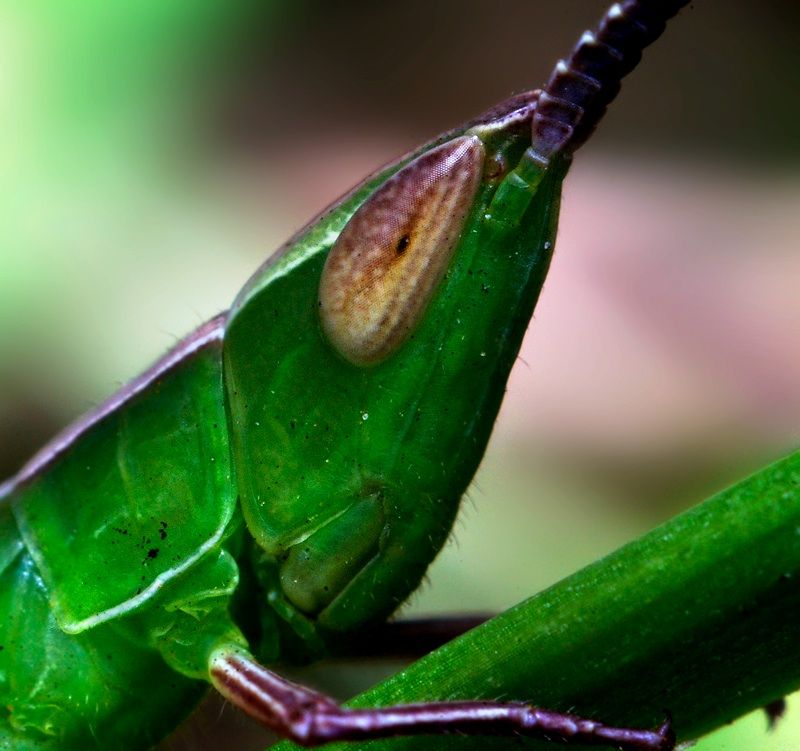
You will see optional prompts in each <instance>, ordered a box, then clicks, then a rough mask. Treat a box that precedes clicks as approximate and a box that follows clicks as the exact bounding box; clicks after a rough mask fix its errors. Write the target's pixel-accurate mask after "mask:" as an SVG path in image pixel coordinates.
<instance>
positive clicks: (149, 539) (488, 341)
mask: <svg viewBox="0 0 800 751" xmlns="http://www.w3.org/2000/svg"><path fill="white" fill-rule="evenodd" d="M685 4H686V2H685V0H684V1H682V2H681V1H677V0H675V1H672V2H653V1H647V0H625V1H624V2H621V3H617V4H615V5H613V6H612V7H611V9H610V10H609V11H608V12H607V14H606V15H605V16H604V17H603V19H602V20H601V22H600V24H599V25H598V27H597V29H596V31H595V32H587V33H586V34H584V35H583V36H582V37H581V39H580V40H579V43H578V44H577V46H576V47H575V48H574V50H573V52H572V53H571V55H570V56H569V57H568V58H567V59H566V60H563V61H560V62H559V63H558V64H557V65H556V67H555V69H554V70H553V73H552V75H551V76H550V78H549V80H548V81H547V83H546V84H545V86H544V87H543V88H542V89H541V90H534V91H528V92H524V93H522V94H518V95H516V96H514V97H512V98H510V99H508V100H507V101H505V102H502V103H500V104H498V105H496V106H495V107H492V108H491V109H490V110H488V111H487V112H485V113H484V114H482V115H480V116H479V117H477V118H475V119H473V120H471V121H469V122H467V123H465V124H464V125H462V126H461V127H459V128H456V129H454V130H452V131H449V132H446V133H444V134H442V135H440V136H439V137H437V138H436V139H434V140H433V141H431V142H430V143H428V144H425V145H424V146H422V147H420V148H419V149H417V150H415V151H414V152H412V153H410V154H408V155H406V156H404V157H402V158H401V159H400V160H398V161H397V162H395V163H393V164H391V165H389V166H387V167H385V168H383V169H381V170H379V171H378V172H377V173H375V174H374V175H372V176H370V177H368V178H367V179H366V180H365V181H364V182H362V183H361V184H360V185H358V186H357V187H356V188H354V189H353V190H352V191H350V192H349V193H348V194H346V195H345V196H344V197H343V198H341V199H340V200H339V201H337V202H336V203H334V204H333V205H332V206H331V207H330V208H328V209H327V210H326V211H325V212H323V213H322V214H321V215H320V216H319V217H317V218H315V219H314V220H312V221H311V222H310V223H309V224H308V225H307V226H306V227H305V228H304V229H303V230H301V231H300V232H299V233H298V234H297V235H295V236H294V237H293V238H291V239H290V240H289V241H288V242H287V243H286V244H285V245H284V246H283V247H282V248H280V249H279V250H278V252H277V253H276V254H275V255H273V256H272V257H271V258H270V259H269V260H268V261H267V262H266V263H265V264H264V265H263V266H262V267H261V268H260V269H259V270H258V271H256V273H255V274H254V275H253V277H252V278H251V279H250V281H249V282H248V283H247V284H246V285H245V287H244V288H243V289H242V291H241V292H240V293H239V295H238V296H237V298H236V300H235V301H234V302H233V305H232V307H231V309H230V310H229V311H227V312H226V313H223V314H221V315H219V316H217V317H215V318H213V319H212V320H210V321H208V322H207V323H206V324H204V325H202V326H201V327H199V328H198V329H197V330H196V331H194V332H193V333H191V334H190V335H189V336H187V337H186V338H185V339H183V340H182V341H181V342H180V343H179V344H178V345H177V346H176V347H175V348H174V349H172V350H171V351H170V352H169V353H168V354H167V355H165V356H164V357H163V358H162V359H160V360H159V361H158V362H157V363H156V364H155V365H153V366H152V367H151V368H150V369H149V370H147V371H145V372H144V373H143V374H142V375H141V376H139V377H138V378H136V379H134V380H133V381H131V382H130V383H129V384H128V385H126V386H125V387H124V388H122V389H121V390H120V391H119V392H118V393H117V394H115V395H114V396H112V397H111V398H110V399H109V400H108V401H107V402H106V403H104V404H102V405H101V406H100V407H98V408H97V409H95V410H93V411H92V412H90V413H88V414H87V415H85V416H84V417H83V418H81V419H80V420H78V421H77V422H76V423H75V424H73V425H71V426H70V427H68V428H67V429H66V430H65V431H64V432H63V433H61V434H60V435H58V436H57V437H56V438H54V439H53V440H52V441H51V442H50V443H48V444H47V445H46V446H45V447H44V448H43V449H42V450H41V451H40V452H39V453H38V454H36V456H34V457H33V458H32V459H31V460H30V461H29V462H28V463H27V464H26V465H25V466H24V467H23V468H22V470H21V471H20V472H19V473H18V474H17V475H16V476H14V477H12V478H11V479H10V480H8V481H7V482H6V483H4V484H3V485H2V486H0V577H2V585H1V586H0V613H2V619H1V620H0V645H2V647H3V649H2V652H0V705H2V706H3V707H5V710H4V712H3V713H2V714H0V746H2V747H8V748H14V749H24V750H27V749H53V748H59V749H73V748H76V749H77V748H84V747H85V746H86V745H87V744H94V743H99V744H100V746H102V747H104V748H125V749H142V748H148V747H149V746H151V745H152V744H153V743H155V742H157V741H158V740H159V739H160V738H161V737H163V736H164V735H165V734H166V733H167V732H168V731H169V730H170V729H171V728H172V727H174V726H175V724H176V723H177V722H178V721H179V720H180V718H181V717H182V716H183V715H184V714H185V713H186V711H187V709H188V708H190V707H191V706H192V704H193V703H194V702H195V701H196V699H197V697H198V695H199V694H200V692H201V691H202V690H203V687H204V686H205V685H208V684H209V683H210V684H211V685H212V686H213V687H214V688H215V689H216V690H217V691H218V692H219V693H220V694H222V696H224V697H225V698H226V699H228V700H229V701H230V702H232V703H233V704H235V705H237V706H239V707H240V708H241V709H242V710H244V711H245V712H246V713H248V714H249V715H251V716H252V717H254V718H255V719H256V720H258V721H259V722H261V723H262V724H264V725H265V726H267V727H269V728H272V729H274V730H276V731H277V732H278V733H280V734H283V735H285V736H286V737H288V738H291V739H293V740H296V741H298V742H300V743H303V744H305V745H318V744H323V743H326V742H329V741H336V740H357V739H371V738H382V737H387V736H396V735H418V734H440V733H453V732H457V733H468V734H489V735H497V734H522V735H528V736H532V737H539V738H542V737H548V738H555V739H558V740H561V741H566V742H578V743H593V744H608V745H613V746H617V747H619V748H623V749H626V750H628V751H634V750H637V751H670V749H672V748H673V747H674V743H675V739H674V735H673V733H672V730H671V727H670V724H669V722H668V721H666V722H665V723H664V724H663V725H662V726H661V727H659V728H656V729H652V730H651V729H640V728H621V727H613V726H610V725H606V724H603V723H602V722H599V721H595V720H589V719H584V718H580V717H577V716H574V715H568V714H563V713H560V712H555V711H549V710H547V709H543V708H538V707H535V706H532V705H528V704H521V703H501V702H496V701H478V700H476V701H458V702H435V703H423V704H415V705H405V706H398V707H387V708H380V709H358V710H349V709H345V708H342V707H340V706H339V705H338V704H337V703H336V702H334V701H333V700H332V699H330V698H329V697H326V696H323V695H321V694H319V693H316V692H314V691H312V690H310V689H307V688H305V687H303V686H300V685H297V684H295V683H292V682H290V681H287V680H286V679H284V678H282V677H281V676H280V675H279V674H278V673H276V672H275V671H273V670H271V669H269V668H268V667H267V665H270V664H274V663H276V662H278V661H289V660H310V659H315V658H318V657H321V656H324V655H326V654H329V653H331V652H336V651H339V650H341V649H342V648H346V646H347V645H348V644H352V643H353V641H354V640H356V639H358V638H359V635H360V634H363V633H365V631H366V630H367V629H369V628H370V627H373V626H374V625H375V624H377V623H380V622H382V621H384V620H386V619H387V618H388V617H389V616H390V615H391V614H392V613H393V612H394V611H395V610H396V609H397V607H398V606H399V605H400V604H401V603H402V602H403V601H404V600H405V599H406V598H407V597H408V595H409V594H410V593H411V592H413V591H414V589H415V588H416V587H417V586H418V585H419V583H420V580H421V579H422V577H423V575H424V573H425V570H426V568H427V567H428V565H429V563H430V562H431V561H432V560H433V558H434V557H435V555H436V554H437V552H438V551H439V549H440V548H441V546H442V545H443V544H444V542H445V540H446V539H447V537H448V535H449V533H450V530H451V526H452V523H453V519H454V517H455V514H456V512H457V510H458V507H459V503H460V500H461V497H462V495H463V493H464V491H465V490H466V488H467V486H468V484H469V483H470V481H471V479H472V476H473V474H474V472H475V470H476V468H477V466H478V463H479V462H480V460H481V457H482V455H483V452H484V449H485V446H486V443H487V441H488V438H489V434H490V432H491V429H492V425H493V423H494V420H495V417H496V415H497V411H498V409H499V407H500V403H501V400H502V396H503V393H504V388H505V382H506V379H507V377H508V373H509V371H510V368H511V366H512V364H513V362H514V360H515V358H516V355H517V352H518V349H519V346H520V343H521V339H522V336H523V334H524V332H525V329H526V327H527V325H528V322H529V320H530V317H531V315H532V312H533V308H534V305H535V303H536V299H537V297H538V294H539V291H540V289H541V286H542V284H543V281H544V278H545V275H546V273H547V269H548V265H549V262H550V258H551V256H552V252H553V244H554V241H555V234H556V226H557V220H558V209H559V197H560V191H561V185H562V181H563V180H564V177H565V175H566V173H567V171H568V168H569V165H570V162H571V157H572V154H573V152H574V151H575V150H576V149H577V148H578V147H579V146H580V145H581V144H582V143H583V142H584V141H585V140H586V139H587V137H588V136H589V135H590V134H591V132H592V130H593V129H594V127H595V125H596V124H597V122H598V121H599V120H600V118H601V117H602V115H603V113H604V111H605V109H606V106H607V105H608V104H609V103H610V101H611V100H612V99H613V98H614V97H615V96H616V94H617V92H618V90H619V87H620V81H621V79H622V77H624V76H625V75H626V74H627V73H628V72H629V71H630V70H632V69H633V67H634V66H635V65H636V64H637V63H638V61H639V58H640V55H641V52H642V50H643V48H644V47H646V46H647V45H648V44H650V43H651V42H652V41H654V40H655V39H656V38H657V37H658V36H659V35H660V34H661V33H662V31H663V30H664V26H665V23H666V22H667V20H668V19H669V18H671V17H672V16H674V15H675V14H676V13H677V12H678V10H679V9H680V8H681V7H682V6H684V5H685ZM134 706H135V707H136V711H132V707H134Z"/></svg>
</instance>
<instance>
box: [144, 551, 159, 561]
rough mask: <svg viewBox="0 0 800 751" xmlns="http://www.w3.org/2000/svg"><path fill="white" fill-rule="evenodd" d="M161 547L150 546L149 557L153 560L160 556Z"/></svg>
mask: <svg viewBox="0 0 800 751" xmlns="http://www.w3.org/2000/svg"><path fill="white" fill-rule="evenodd" d="M158 553H159V549H158V548H150V550H148V551H147V557H148V558H149V559H150V560H151V561H152V560H155V559H156V558H158Z"/></svg>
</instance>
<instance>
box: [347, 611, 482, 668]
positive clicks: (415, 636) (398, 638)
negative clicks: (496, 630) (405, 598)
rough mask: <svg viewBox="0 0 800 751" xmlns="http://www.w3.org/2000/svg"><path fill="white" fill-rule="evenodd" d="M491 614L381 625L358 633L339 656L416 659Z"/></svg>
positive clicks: (470, 628) (464, 631) (411, 619)
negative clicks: (357, 636) (360, 633)
mask: <svg viewBox="0 0 800 751" xmlns="http://www.w3.org/2000/svg"><path fill="white" fill-rule="evenodd" d="M493 615H494V614H493V613H475V614H469V615H457V616H443V617H438V618H436V617H434V618H406V619H403V620H398V621H391V622H389V623H384V624H381V625H380V626H377V627H375V628H374V629H371V630H370V631H369V632H367V633H366V634H362V635H360V636H359V638H358V639H357V640H354V643H353V644H352V646H351V645H348V646H347V648H346V650H345V651H344V652H343V653H342V655H341V656H344V657H360V658H367V659H377V660H380V659H387V658H388V659H397V658H400V659H402V658H408V659H418V658H420V657H423V656H424V655H426V654H428V652H432V651H433V650H434V649H438V648H439V647H441V646H442V645H444V644H447V642H449V641H452V640H453V639H455V638H456V637H458V636H461V635H462V634H465V633H466V632H467V631H470V630H472V629H473V628H476V627H477V626H480V625H481V624H482V623H485V622H486V621H488V620H489V619H490V618H492V616H493Z"/></svg>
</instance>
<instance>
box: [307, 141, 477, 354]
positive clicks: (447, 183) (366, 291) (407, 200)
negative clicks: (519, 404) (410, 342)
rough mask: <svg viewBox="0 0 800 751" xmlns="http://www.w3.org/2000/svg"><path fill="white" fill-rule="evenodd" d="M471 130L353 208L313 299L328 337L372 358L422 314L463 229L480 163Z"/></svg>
mask: <svg viewBox="0 0 800 751" xmlns="http://www.w3.org/2000/svg"><path fill="white" fill-rule="evenodd" d="M483 161H484V148H483V144H482V143H481V141H480V139H479V138H478V137H477V136H462V137H460V138H455V139H453V140H452V141H448V142H447V143H444V144H442V145H441V146H438V147H437V148H435V149H433V150H431V151H429V152H427V153H425V154H422V155H421V156H419V157H417V158H416V159H415V160H414V161H413V162H411V163H410V164H408V165H406V166H405V167H404V168H403V169H401V170H400V171H399V172H398V173H397V174H395V175H394V176H392V177H391V178H389V180H387V181H386V182H385V183H384V184H383V185H382V186H381V187H380V188H378V190H376V191H375V193H373V194H372V195H371V196H370V197H369V198H368V199H367V200H366V201H365V202H364V204H363V205H362V206H361V207H360V208H359V209H358V211H356V213H355V214H353V216H352V218H351V219H350V221H349V222H348V223H347V225H346V226H345V228H344V229H343V230H342V233H341V234H340V235H339V237H338V239H337V240H336V242H335V243H334V245H333V248H331V251H330V253H329V255H328V259H327V261H326V263H325V268H324V269H323V271H322V278H321V280H320V289H319V307H320V317H321V321H322V328H323V330H324V332H325V335H326V336H327V337H328V340H329V341H330V343H331V344H332V345H333V346H334V347H335V348H336V349H337V350H338V351H339V353H340V354H341V355H342V356H343V357H345V358H346V359H347V360H349V361H350V362H352V363H353V364H355V365H362V366H366V365H375V364H377V363H379V362H381V361H382V360H384V359H386V358H387V357H388V356H389V355H391V354H392V352H394V351H395V350H396V349H397V348H398V347H400V345H401V344H403V342H404V341H405V340H406V339H407V338H408V336H409V335H410V334H411V332H412V331H413V330H414V327H415V326H416V325H417V323H418V322H419V321H420V319H421V318H422V315H423V313H424V312H425V307H426V306H427V304H428V302H429V301H430V299H431V298H432V297H433V294H434V292H435V290H436V287H437V286H438V284H439V282H440V281H441V279H442V276H443V275H444V272H445V270H446V269H447V265H448V263H449V261H450V258H451V257H452V255H453V251H454V250H455V248H456V245H457V244H458V241H459V239H460V237H461V232H462V231H463V229H464V223H465V221H466V218H467V215H468V213H469V209H470V206H471V205H472V201H473V198H474V197H475V193H476V192H477V189H478V185H479V183H480V178H481V173H482V170H483Z"/></svg>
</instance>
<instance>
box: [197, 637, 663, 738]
mask: <svg viewBox="0 0 800 751" xmlns="http://www.w3.org/2000/svg"><path fill="white" fill-rule="evenodd" d="M210 673H211V679H212V682H213V684H214V686H215V687H216V689H217V690H218V691H219V692H220V693H221V694H222V695H223V696H224V697H225V698H226V699H228V700H229V701H231V702H232V703H234V704H236V705H237V706H238V707H240V708H241V709H243V710H244V711H245V712H246V713H247V714H249V715H250V716H251V717H253V718H254V719H255V720H257V721H258V722H260V723H261V724H263V725H265V726H266V727H268V728H270V729H271V730H273V731H275V732H277V733H279V734H280V735H282V736H284V737H286V738H289V739H291V740H292V741H295V742H296V743H299V744H301V745H303V746H319V745H322V744H324V743H330V742H332V741H348V740H366V739H373V738H388V737H392V736H411V735H441V734H447V733H460V734H463V735H509V736H510V735H524V736H530V737H535V738H546V739H553V740H558V741H561V742H563V743H582V744H589V745H604V746H614V747H616V748H619V749H622V750H623V751H672V749H674V747H675V736H674V734H673V732H672V728H671V726H670V723H669V721H666V722H665V723H664V724H663V725H662V726H661V727H660V728H658V729H657V730H640V729H631V728H617V727H610V726H608V725H603V724H602V723H599V722H595V721H593V720H586V719H583V718H581V717H577V716H575V715H568V714H562V713H560V712H550V711H548V710H544V709H539V708H537V707H533V706H530V705H526V704H511V703H508V704H502V703H499V702H492V701H456V702H431V703H424V704H405V705H399V706H395V707H379V708H375V709H346V708H343V707H340V706H339V705H338V704H337V703H336V702H335V701H334V700H333V699H331V698H330V697H328V696H324V695H323V694H320V693H317V692H316V691H313V690H311V689H309V688H305V687H304V686H300V685H298V684H296V683H292V682H291V681H288V680H286V679H285V678H281V677H280V676H279V675H277V674H276V673H273V672H272V671H271V670H268V669H267V668H265V667H262V666H261V665H259V664H258V663H256V662H255V661H254V660H253V659H252V658H250V657H249V656H247V655H246V654H243V653H234V652H218V653H217V654H216V655H215V656H214V658H213V659H212V661H211V666H210Z"/></svg>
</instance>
